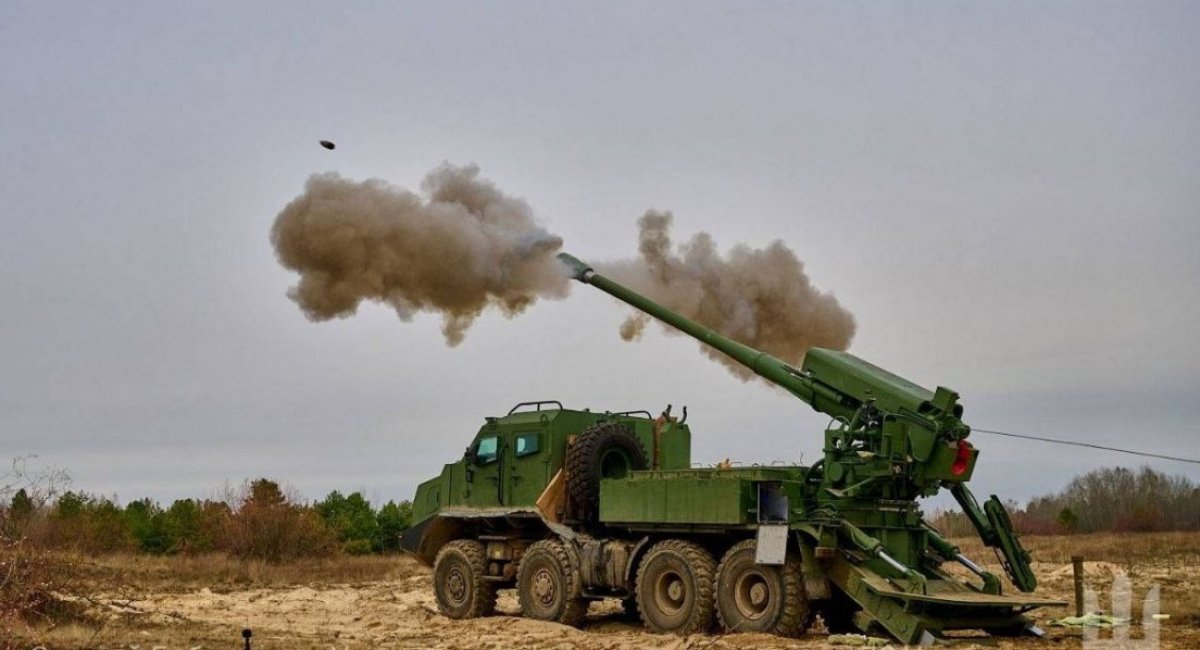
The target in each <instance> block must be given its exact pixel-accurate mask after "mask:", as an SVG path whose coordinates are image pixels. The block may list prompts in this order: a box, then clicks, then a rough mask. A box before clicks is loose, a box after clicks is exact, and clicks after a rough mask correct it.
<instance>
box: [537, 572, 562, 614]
mask: <svg viewBox="0 0 1200 650" xmlns="http://www.w3.org/2000/svg"><path fill="white" fill-rule="evenodd" d="M533 595H534V597H536V598H537V599H538V602H539V603H541V604H543V605H546V606H549V605H551V604H552V603H553V602H554V599H555V596H556V589H555V584H554V577H553V576H551V575H550V572H549V571H547V570H546V569H540V570H539V571H538V572H537V573H536V574H534V576H533Z"/></svg>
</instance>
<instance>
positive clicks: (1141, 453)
mask: <svg viewBox="0 0 1200 650" xmlns="http://www.w3.org/2000/svg"><path fill="white" fill-rule="evenodd" d="M971 430H972V431H976V432H978V433H990V434H992V435H994V436H1007V437H1009V438H1023V439H1025V440H1038V441H1041V442H1052V443H1054V444H1056V445H1071V446H1072V447H1089V448H1091V449H1103V450H1104V451H1115V452H1117V453H1120V454H1132V455H1134V456H1145V457H1147V458H1161V459H1163V460H1174V461H1177V462H1180V463H1193V464H1195V465H1200V460H1198V459H1195V458H1181V457H1179V456H1167V455H1165V454H1152V453H1150V452H1146V451H1133V450H1132V449H1119V448H1117V447H1105V446H1104V445H1093V444H1091V443H1088V442H1075V441H1073V440H1058V439H1056V438H1043V437H1041V436H1026V435H1022V434H1019V433H1007V432H1004V431H988V430H987V429H975V428H972V429H971Z"/></svg>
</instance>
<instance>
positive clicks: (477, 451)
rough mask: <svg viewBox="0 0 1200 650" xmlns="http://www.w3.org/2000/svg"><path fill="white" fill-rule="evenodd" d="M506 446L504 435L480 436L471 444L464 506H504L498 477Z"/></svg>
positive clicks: (502, 464) (501, 487)
mask: <svg viewBox="0 0 1200 650" xmlns="http://www.w3.org/2000/svg"><path fill="white" fill-rule="evenodd" d="M505 447H506V445H505V436H504V434H503V433H501V432H495V433H489V434H488V435H485V436H482V437H480V438H479V439H478V440H476V441H475V442H474V443H473V444H472V445H471V451H472V453H470V454H468V455H469V456H470V459H469V462H468V464H467V481H466V488H467V490H466V495H465V496H466V502H467V505H470V506H475V507H478V508H487V507H496V506H498V505H501V504H502V503H504V481H502V480H501V477H502V476H503V466H504V452H505Z"/></svg>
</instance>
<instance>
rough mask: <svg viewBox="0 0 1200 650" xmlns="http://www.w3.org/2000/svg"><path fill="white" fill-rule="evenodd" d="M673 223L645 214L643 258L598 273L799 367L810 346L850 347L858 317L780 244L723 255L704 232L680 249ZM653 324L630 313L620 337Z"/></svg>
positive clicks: (667, 216) (730, 364) (737, 368)
mask: <svg viewBox="0 0 1200 650" xmlns="http://www.w3.org/2000/svg"><path fill="white" fill-rule="evenodd" d="M671 221H672V216H671V213H670V212H659V211H654V210H651V211H650V212H647V213H646V214H645V215H643V216H642V218H641V219H639V220H638V230H639V236H638V253H639V256H638V258H637V259H634V260H630V261H625V262H616V263H612V264H606V265H600V266H598V267H597V268H598V270H599V271H600V272H601V273H603V274H605V275H607V276H609V277H610V278H612V279H614V280H616V281H617V282H620V283H622V284H624V285H626V286H628V287H630V288H632V289H633V290H635V291H638V292H639V293H642V294H643V295H646V296H647V297H649V298H650V299H652V300H654V301H655V302H658V303H660V304H662V305H665V306H666V307H668V308H670V309H672V310H674V311H676V312H679V313H681V314H683V315H684V316H686V317H687V318H689V319H692V320H694V321H696V322H698V323H700V324H702V325H704V326H705V327H708V328H709V329H712V330H716V331H717V332H720V333H721V334H723V335H725V336H728V337H729V338H732V339H734V340H736V341H739V342H741V343H744V344H746V345H749V346H751V347H755V348H758V349H760V350H763V351H765V352H769V353H770V354H772V355H774V356H776V357H779V358H780V359H783V360H784V361H788V362H791V363H796V364H798V363H800V361H801V360H802V359H803V358H804V353H805V351H807V350H808V348H810V347H824V348H836V349H839V350H844V349H846V348H847V347H849V345H850V341H851V339H852V338H853V337H854V331H855V322H854V316H853V315H852V314H851V313H850V312H849V311H848V310H846V309H845V308H844V307H842V306H841V304H839V303H838V301H837V298H835V297H834V296H833V295H832V294H828V293H822V292H821V291H820V290H818V289H817V288H816V287H815V286H813V283H812V281H811V280H809V278H808V275H807V274H806V273H805V272H804V263H803V262H801V261H800V259H799V258H797V257H796V254H795V253H794V252H793V251H792V250H791V249H790V248H788V247H787V246H786V245H784V243H783V242H782V241H779V240H776V241H774V242H772V243H771V244H769V245H767V247H765V248H751V247H749V246H746V245H743V244H738V245H736V246H734V247H733V248H732V249H731V250H730V251H729V253H728V254H726V255H722V254H721V253H720V252H718V251H717V248H716V245H715V244H714V243H713V240H712V237H711V236H710V235H709V234H708V233H704V232H701V233H697V234H696V235H694V236H692V238H691V239H690V240H688V241H686V242H684V243H683V244H681V245H680V246H679V247H678V250H675V249H674V248H673V246H672V242H671V234H670V229H671ZM649 322H650V319H649V318H648V317H647V316H645V315H644V314H640V313H638V314H633V315H631V316H630V317H629V318H628V319H627V320H626V321H625V322H624V323H623V324H622V325H621V329H620V334H621V338H623V339H625V340H627V341H629V340H636V339H638V338H640V337H641V335H642V333H643V332H644V331H645V328H646V325H647V324H648V323H649ZM664 329H665V330H666V331H667V332H670V333H676V330H674V329H673V328H670V327H667V326H664ZM700 347H701V350H702V351H703V352H704V353H705V354H707V355H708V356H709V357H711V358H713V359H715V360H717V361H720V362H721V363H724V364H725V366H726V367H727V368H729V370H730V371H731V372H733V373H734V374H735V375H737V376H739V377H741V378H742V379H750V378H751V377H753V376H754V374H753V373H752V372H750V371H749V370H747V369H746V368H744V367H743V366H741V365H739V364H738V363H736V362H735V361H733V360H732V359H730V358H729V357H727V356H725V355H724V354H722V353H720V352H717V351H716V350H714V349H712V348H710V347H708V346H705V345H701V346H700Z"/></svg>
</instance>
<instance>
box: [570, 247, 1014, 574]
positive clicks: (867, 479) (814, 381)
mask: <svg viewBox="0 0 1200 650" xmlns="http://www.w3.org/2000/svg"><path fill="white" fill-rule="evenodd" d="M558 257H559V259H560V260H562V261H563V263H564V264H566V265H567V267H568V268H569V269H570V271H571V275H572V277H573V278H574V279H576V280H578V281H580V282H583V283H585V284H590V285H592V286H594V287H596V288H598V289H600V290H601V291H604V292H605V293H608V294H609V295H611V296H613V297H615V298H617V299H618V300H621V301H622V302H625V303H627V304H629V305H630V306H632V307H633V308H635V309H637V310H639V311H641V312H643V313H646V314H648V315H650V316H653V317H654V318H656V319H658V320H660V321H662V322H664V323H666V324H667V325H670V326H671V327H674V328H675V329H677V330H679V331H681V332H683V333H685V334H688V335H689V336H692V337H693V338H695V339H697V340H699V341H700V342H702V343H704V344H705V345H708V346H711V347H713V348H715V349H716V350H719V351H720V352H722V353H724V354H725V355H727V356H729V357H730V358H731V359H733V360H734V361H737V362H738V363H739V364H741V365H743V366H745V367H746V368H748V369H750V370H752V371H754V373H755V374H757V375H759V376H760V377H762V378H763V379H765V380H767V381H769V382H771V383H773V384H775V385H777V386H779V387H780V388H783V389H784V390H786V391H788V392H789V393H791V394H793V395H795V396H796V397H798V398H800V399H801V400H802V401H804V402H805V403H807V404H809V405H810V406H811V407H812V408H813V409H814V410H816V411H818V412H821V413H824V414H826V415H829V416H830V418H831V421H830V426H829V427H828V428H827V430H826V431H825V445H824V450H823V452H824V453H823V458H822V459H821V460H820V461H818V462H817V463H816V464H814V465H813V466H812V467H810V468H809V469H808V472H807V476H806V482H807V483H808V484H809V485H812V486H815V487H816V488H817V489H815V490H813V491H811V492H808V493H806V497H807V501H808V504H807V505H808V507H809V513H810V515H817V516H824V517H828V518H830V519H831V520H836V521H838V522H840V524H841V525H842V527H843V532H846V533H848V534H847V535H846V536H847V537H848V538H850V539H851V540H852V541H855V542H859V543H860V546H863V547H865V548H863V549H862V550H864V551H865V552H867V553H869V554H872V555H874V556H875V557H876V558H877V559H879V560H881V561H882V562H884V563H885V564H889V565H891V566H893V567H896V568H900V567H902V568H903V571H904V573H905V574H906V575H907V577H908V578H909V580H910V581H912V582H914V583H916V586H917V587H918V588H920V587H921V584H922V583H923V582H924V580H923V578H922V576H921V572H920V570H919V569H917V568H915V567H919V566H920V565H921V562H922V561H923V557H924V556H925V555H926V554H927V552H928V551H930V550H931V551H933V552H934V553H937V554H939V555H941V556H942V557H945V558H946V559H953V560H957V561H959V562H962V563H963V564H965V565H966V566H967V567H968V568H969V569H971V570H972V571H973V572H975V573H976V574H977V575H979V576H980V577H981V578H982V580H983V583H984V584H983V589H984V590H985V591H988V592H993V593H996V594H999V593H1000V584H999V580H998V579H997V578H996V577H995V576H994V575H992V574H989V573H987V572H986V571H982V570H981V569H980V568H979V567H978V566H976V565H974V564H973V563H971V562H970V561H969V560H967V559H966V558H965V557H963V556H962V555H961V553H959V550H958V549H957V548H955V547H953V546H952V545H951V544H950V543H948V542H947V541H945V540H944V539H942V538H941V536H940V535H938V534H937V533H936V532H935V531H933V530H932V529H931V528H930V527H929V526H928V525H926V524H925V522H924V521H923V520H922V519H921V515H920V511H919V509H918V508H917V505H916V503H915V501H914V500H915V499H917V498H918V497H927V496H932V495H934V494H936V493H937V492H938V490H939V489H941V488H943V487H944V488H948V489H949V490H950V492H951V493H952V494H953V495H954V497H955V499H956V500H957V501H958V503H959V504H960V506H961V507H962V508H963V510H964V512H965V513H966V515H967V517H968V518H969V519H970V520H971V522H972V524H973V525H974V526H975V528H976V530H977V531H978V532H979V535H980V537H981V539H982V540H983V542H984V543H985V544H987V545H988V546H991V547H993V548H995V549H996V550H997V551H998V552H999V554H1000V556H1001V557H1002V559H1003V564H1004V568H1005V571H1006V572H1007V573H1008V576H1009V578H1010V579H1011V580H1012V582H1013V584H1015V585H1016V586H1017V588H1018V589H1020V590H1021V591H1025V592H1031V591H1033V590H1034V589H1035V588H1036V586H1037V580H1036V578H1035V576H1034V574H1033V572H1032V570H1031V569H1030V566H1029V560H1030V556H1029V554H1028V552H1026V551H1025V549H1024V548H1022V546H1021V544H1020V541H1019V540H1018V538H1017V536H1016V534H1015V532H1014V531H1013V528H1012V525H1011V523H1010V521H1009V517H1008V513H1007V511H1006V510H1005V508H1004V505H1003V504H1002V502H1001V501H1000V500H999V499H998V498H997V497H995V496H993V497H992V498H991V499H989V500H988V501H987V503H986V504H985V505H984V507H982V508H981V507H980V506H979V504H978V503H977V502H976V500H975V497H974V496H973V495H972V493H971V491H970V490H969V489H968V488H967V486H966V482H967V481H968V480H969V479H970V478H971V474H972V472H973V470H974V468H975V462H976V460H977V458H978V451H977V450H976V449H975V448H974V447H973V446H972V445H971V444H970V443H969V442H968V441H967V438H968V437H969V435H970V431H971V430H970V428H969V427H968V426H967V425H966V424H964V423H963V421H962V414H963V408H962V405H960V404H959V403H958V398H959V396H958V394H957V393H956V392H954V391H953V390H950V389H948V388H945V387H941V386H939V387H938V388H937V389H936V390H935V391H930V390H928V389H926V388H923V387H921V386H919V385H917V384H915V383H913V382H910V381H908V380H906V379H904V378H902V377H899V376H897V375H895V374H892V373H891V372H888V371H887V370H884V369H882V368H879V367H878V366H875V365H874V364H871V363H870V362H867V361H864V360H863V359H860V358H858V357H856V356H854V355H852V354H850V353H848V352H843V351H839V350H830V349H824V348H811V349H809V350H808V352H807V354H806V355H805V357H804V361H803V364H802V366H801V367H800V368H796V367H794V366H793V365H791V364H789V363H787V362H785V361H783V360H781V359H778V358H776V357H774V356H772V355H770V354H768V353H766V352H763V351H761V350H757V349H755V348H752V347H750V346H747V345H744V344H742V343H739V342H737V341H734V340H732V339H730V338H728V337H726V336H722V335H721V334H719V333H717V332H714V331H713V330H711V329H708V328H706V327H704V326H702V325H700V324H698V323H696V322H693V321H691V320H689V319H687V318H685V317H683V316H681V315H680V314H678V313H676V312H674V311H672V310H670V309H667V308H666V307H664V306H662V305H660V304H658V303H656V302H654V301H652V300H650V299H649V298H647V297H645V296H643V295H641V294H639V293H637V292H635V291H633V290H631V289H629V288H628V287H625V286H623V285H621V284H619V283H617V282H615V281H613V280H611V279H609V278H607V277H605V276H603V275H601V274H599V273H597V272H596V271H595V270H594V269H593V268H592V267H590V266H588V265H587V264H585V263H583V262H581V261H580V260H579V259H577V258H575V257H573V256H571V255H569V254H567V253H562V254H560V255H559V256H558Z"/></svg>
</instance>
